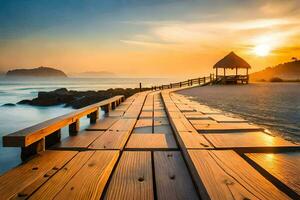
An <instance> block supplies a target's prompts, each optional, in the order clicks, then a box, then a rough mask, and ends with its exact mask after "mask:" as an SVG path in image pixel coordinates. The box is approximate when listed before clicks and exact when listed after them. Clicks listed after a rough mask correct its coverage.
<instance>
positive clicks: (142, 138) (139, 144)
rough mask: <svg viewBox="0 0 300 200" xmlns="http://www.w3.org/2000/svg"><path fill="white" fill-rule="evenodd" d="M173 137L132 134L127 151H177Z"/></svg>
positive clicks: (157, 134) (155, 134) (168, 135)
mask: <svg viewBox="0 0 300 200" xmlns="http://www.w3.org/2000/svg"><path fill="white" fill-rule="evenodd" d="M176 148H177V145H176V142H175V139H174V137H173V135H170V134H160V133H153V134H132V135H131V136H130V138H129V140H128V143H127V145H126V149H144V150H147V149H176Z"/></svg>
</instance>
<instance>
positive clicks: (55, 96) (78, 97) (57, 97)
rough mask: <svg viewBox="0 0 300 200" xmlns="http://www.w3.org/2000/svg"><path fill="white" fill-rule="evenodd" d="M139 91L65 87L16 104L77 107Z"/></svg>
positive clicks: (136, 89) (126, 95)
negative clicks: (82, 89)
mask: <svg viewBox="0 0 300 200" xmlns="http://www.w3.org/2000/svg"><path fill="white" fill-rule="evenodd" d="M145 90H146V89H145ZM139 91H140V89H139V88H135V89H132V88H127V89H123V88H116V89H108V90H99V91H74V90H70V91H69V90H67V89H66V88H60V89H57V90H54V91H50V92H38V96H37V98H34V99H32V100H22V101H20V102H18V104H29V105H33V106H54V105H60V104H65V107H72V108H75V109H78V108H82V107H85V106H88V105H91V104H94V103H97V102H99V101H102V100H104V99H107V98H110V97H113V96H116V95H124V96H125V97H129V96H131V95H133V94H135V93H137V92H139Z"/></svg>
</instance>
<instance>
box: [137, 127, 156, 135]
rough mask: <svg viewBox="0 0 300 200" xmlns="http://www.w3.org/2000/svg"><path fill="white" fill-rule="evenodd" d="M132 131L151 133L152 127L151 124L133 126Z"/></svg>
mask: <svg viewBox="0 0 300 200" xmlns="http://www.w3.org/2000/svg"><path fill="white" fill-rule="evenodd" d="M132 133H134V134H140V133H148V134H152V133H153V128H152V126H145V127H139V128H134V129H133V131H132Z"/></svg>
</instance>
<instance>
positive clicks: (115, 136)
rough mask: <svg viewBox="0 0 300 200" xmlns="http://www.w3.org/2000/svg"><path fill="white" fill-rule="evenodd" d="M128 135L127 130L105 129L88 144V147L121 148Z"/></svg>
mask: <svg viewBox="0 0 300 200" xmlns="http://www.w3.org/2000/svg"><path fill="white" fill-rule="evenodd" d="M129 135H130V132H129V131H109V130H108V131H105V132H104V133H103V134H102V135H101V136H100V137H98V138H97V139H96V140H95V141H94V142H93V143H92V144H91V145H90V146H89V149H115V150H122V149H123V147H124V145H125V143H126V141H127V139H128V137H129Z"/></svg>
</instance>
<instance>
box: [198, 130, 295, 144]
mask: <svg viewBox="0 0 300 200" xmlns="http://www.w3.org/2000/svg"><path fill="white" fill-rule="evenodd" d="M204 136H205V138H206V139H207V140H209V141H210V142H211V143H212V144H213V145H214V146H215V147H216V148H241V147H245V148H249V147H253V148H254V147H255V148H259V147H293V146H297V145H296V144H294V143H291V142H289V141H287V140H284V139H282V138H280V137H276V136H272V135H268V134H266V133H264V132H243V133H213V134H208V133H207V134H204Z"/></svg>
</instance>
